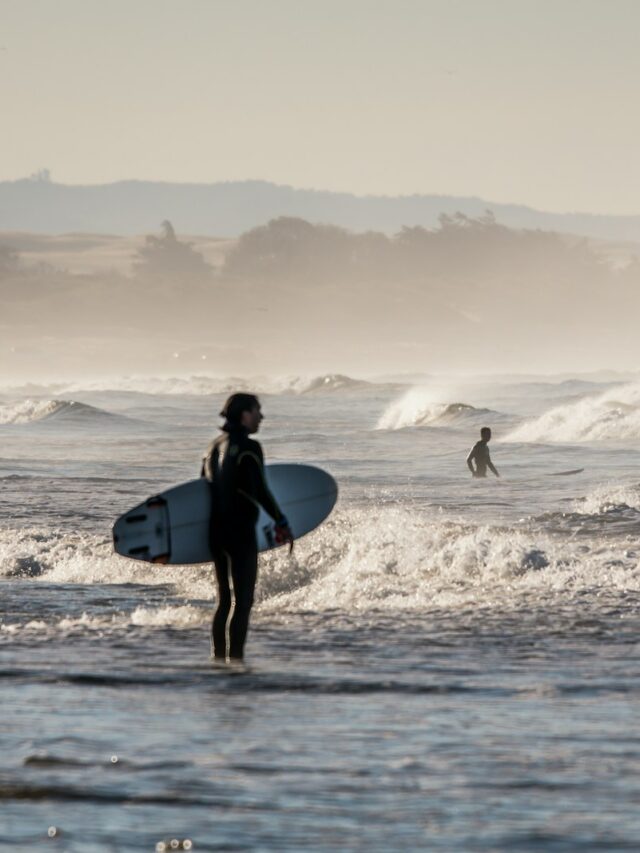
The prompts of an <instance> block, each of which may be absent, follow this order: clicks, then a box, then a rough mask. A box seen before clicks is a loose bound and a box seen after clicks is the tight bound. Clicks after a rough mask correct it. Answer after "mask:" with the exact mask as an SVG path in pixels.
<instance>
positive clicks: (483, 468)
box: [467, 427, 500, 477]
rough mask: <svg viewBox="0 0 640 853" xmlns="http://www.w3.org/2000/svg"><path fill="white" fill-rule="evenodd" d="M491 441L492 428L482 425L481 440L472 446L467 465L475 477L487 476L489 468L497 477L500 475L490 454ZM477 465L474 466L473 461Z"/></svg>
mask: <svg viewBox="0 0 640 853" xmlns="http://www.w3.org/2000/svg"><path fill="white" fill-rule="evenodd" d="M490 441H491V430H490V429H489V427H482V429H481V430H480V441H477V442H476V443H475V444H474V445H473V447H472V448H471V452H470V453H469V455H468V456H467V465H468V466H469V470H470V471H471V474H472V475H473V476H474V477H486V476H487V468H489V470H490V471H492V472H493V473H494V474H495V475H496V477H499V476H500V474H498V471H497V469H496V467H495V466H494V464H493V462H492V461H491V456H490V455H489V446H488V445H489V442H490ZM474 462H475V463H476V467H475V468H474V467H473V463H474Z"/></svg>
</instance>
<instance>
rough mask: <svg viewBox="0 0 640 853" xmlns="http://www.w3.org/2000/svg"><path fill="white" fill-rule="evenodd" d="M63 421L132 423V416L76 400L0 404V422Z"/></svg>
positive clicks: (77, 422) (6, 423)
mask: <svg viewBox="0 0 640 853" xmlns="http://www.w3.org/2000/svg"><path fill="white" fill-rule="evenodd" d="M51 420H55V421H56V422H58V421H63V422H64V423H65V424H69V423H76V424H83V423H84V424H88V423H97V422H104V421H109V422H110V423H129V424H130V423H132V419H131V418H127V417H124V416H123V415H115V414H112V413H111V412H107V411H105V410H104V409H98V408H96V407H95V406H89V405H87V404H86V403H78V402H76V401H75V400H22V401H20V402H19V403H10V404H5V405H0V424H2V425H9V424H32V423H38V422H41V421H51Z"/></svg>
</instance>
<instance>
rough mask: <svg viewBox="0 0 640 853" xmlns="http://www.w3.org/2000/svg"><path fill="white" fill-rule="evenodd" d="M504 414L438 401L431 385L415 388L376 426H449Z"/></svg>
mask: <svg viewBox="0 0 640 853" xmlns="http://www.w3.org/2000/svg"><path fill="white" fill-rule="evenodd" d="M488 417H490V418H493V419H495V418H496V417H501V416H500V415H499V414H498V412H492V411H491V410H490V409H478V408H476V407H475V406H470V405H468V404H467V403H440V402H434V400H433V394H432V392H431V391H430V389H428V388H411V389H410V390H409V391H407V392H406V393H405V394H404V395H403V396H402V397H400V399H399V400H395V401H394V402H393V403H391V405H390V406H389V407H388V408H387V409H386V411H385V412H384V414H383V415H382V417H381V418H380V419H379V421H378V423H377V426H376V429H387V430H395V429H404V428H405V427H415V426H448V425H452V424H456V423H468V422H476V421H481V420H482V421H484V420H486V418H488Z"/></svg>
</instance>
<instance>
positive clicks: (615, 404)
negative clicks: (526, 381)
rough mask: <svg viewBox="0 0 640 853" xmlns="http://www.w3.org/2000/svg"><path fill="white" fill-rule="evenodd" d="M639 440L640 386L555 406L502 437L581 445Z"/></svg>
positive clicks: (517, 440)
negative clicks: (591, 442) (587, 442)
mask: <svg viewBox="0 0 640 853" xmlns="http://www.w3.org/2000/svg"><path fill="white" fill-rule="evenodd" d="M638 438H640V384H639V383H633V384H630V385H625V386H618V387H616V388H611V389H609V390H607V391H605V392H604V393H602V394H598V395H596V396H590V397H585V398H583V399H581V400H578V401H577V402H572V403H567V404H565V405H562V406H556V407H555V408H553V409H550V410H549V411H547V412H545V413H544V414H543V415H541V416H540V417H538V418H535V419H534V420H531V421H527V422H525V423H524V424H522V425H521V426H519V427H517V428H516V429H515V430H513V431H512V432H511V433H509V435H507V436H505V438H503V439H502V440H503V441H511V442H534V441H535V442H581V441H603V440H613V441H615V440H618V441H624V440H628V439H638Z"/></svg>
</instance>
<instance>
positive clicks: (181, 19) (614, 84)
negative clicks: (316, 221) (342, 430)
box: [0, 0, 640, 213]
mask: <svg viewBox="0 0 640 853" xmlns="http://www.w3.org/2000/svg"><path fill="white" fill-rule="evenodd" d="M0 33H1V34H0V104H1V106H2V125H3V129H2V143H1V145H2V147H1V151H2V156H1V157H0V179H3V180H11V179H15V178H18V177H24V176H26V175H28V174H30V173H32V172H34V171H35V170H36V169H39V168H43V167H46V168H49V169H51V171H52V175H53V179H54V180H57V181H60V182H64V183H103V182H108V181H114V180H118V179H121V178H141V179H160V180H167V181H194V182H200V181H202V182H213V181H220V180H235V179H245V178H264V179H266V180H271V181H276V182H278V183H286V184H292V185H294V186H298V187H314V188H318V189H334V190H344V191H349V192H356V193H359V194H377V193H382V194H390V195H395V194H409V193H443V194H454V195H479V196H483V197H484V198H487V199H489V200H492V201H515V202H522V203H526V204H530V205H533V206H536V207H540V208H544V209H547V210H555V211H568V210H585V211H594V212H603V213H640V145H639V142H640V109H638V84H639V83H640V0H180V1H179V2H177V1H176V2H174V0H0Z"/></svg>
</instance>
